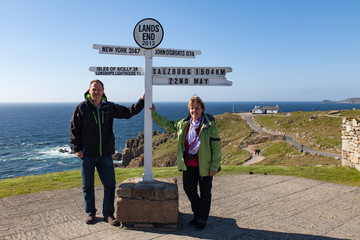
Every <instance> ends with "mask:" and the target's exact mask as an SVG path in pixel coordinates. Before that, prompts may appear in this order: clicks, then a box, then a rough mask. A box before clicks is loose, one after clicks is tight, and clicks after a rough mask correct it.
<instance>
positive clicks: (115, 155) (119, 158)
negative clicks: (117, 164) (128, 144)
mask: <svg viewBox="0 0 360 240" xmlns="http://www.w3.org/2000/svg"><path fill="white" fill-rule="evenodd" d="M112 158H113V160H116V161H120V160H121V159H122V154H121V153H114V154H113V155H112Z"/></svg>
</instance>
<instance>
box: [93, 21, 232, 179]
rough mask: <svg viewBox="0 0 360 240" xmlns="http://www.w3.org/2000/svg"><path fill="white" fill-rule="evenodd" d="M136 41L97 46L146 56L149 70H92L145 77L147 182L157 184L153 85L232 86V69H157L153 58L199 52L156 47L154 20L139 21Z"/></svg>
mask: <svg viewBox="0 0 360 240" xmlns="http://www.w3.org/2000/svg"><path fill="white" fill-rule="evenodd" d="M133 35H134V39H135V42H136V43H137V45H138V46H139V47H131V46H115V45H100V44H94V45H93V48H94V49H97V50H99V53H100V54H115V55H128V56H144V57H145V67H144V68H143V67H90V68H89V70H90V71H92V72H94V73H95V74H96V75H108V76H110V75H111V76H141V75H145V107H144V174H143V176H142V180H143V181H144V182H150V181H153V174H152V117H151V110H150V107H152V99H153V98H152V86H153V85H167V86H231V85H232V82H231V81H228V80H226V73H229V72H231V71H232V69H231V67H153V62H152V58H153V57H175V58H195V56H196V55H200V54H201V51H199V50H187V49H169V48H156V47H157V46H158V45H159V44H160V43H161V41H162V39H163V37H164V31H163V28H162V26H161V24H160V23H159V22H158V21H156V20H155V19H152V18H146V19H143V20H141V21H140V22H138V23H137V24H136V26H135V28H134V32H133Z"/></svg>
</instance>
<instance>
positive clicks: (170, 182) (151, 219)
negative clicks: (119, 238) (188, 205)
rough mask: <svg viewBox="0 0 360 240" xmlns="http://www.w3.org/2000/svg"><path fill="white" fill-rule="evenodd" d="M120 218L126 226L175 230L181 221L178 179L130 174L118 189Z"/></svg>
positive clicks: (117, 213)
mask: <svg viewBox="0 0 360 240" xmlns="http://www.w3.org/2000/svg"><path fill="white" fill-rule="evenodd" d="M116 193H117V199H116V206H117V208H116V219H117V220H118V221H119V222H121V223H122V226H124V227H130V228H150V229H152V228H153V229H157V228H162V229H170V230H175V229H177V226H178V221H179V197H178V186H177V182H176V179H175V178H174V179H161V180H154V181H151V182H143V181H142V179H141V178H129V179H126V180H125V181H124V182H122V183H121V184H120V186H119V188H118V189H117V192H116Z"/></svg>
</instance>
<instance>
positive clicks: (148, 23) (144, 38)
mask: <svg viewBox="0 0 360 240" xmlns="http://www.w3.org/2000/svg"><path fill="white" fill-rule="evenodd" d="M163 37H164V30H163V27H162V26H161V24H160V23H159V22H158V21H156V20H155V19H152V18H145V19H143V20H141V21H140V22H138V23H137V24H136V26H135V28H134V39H135V42H136V43H137V45H139V47H141V48H145V49H153V48H156V47H157V46H159V44H160V43H161V41H162V40H163Z"/></svg>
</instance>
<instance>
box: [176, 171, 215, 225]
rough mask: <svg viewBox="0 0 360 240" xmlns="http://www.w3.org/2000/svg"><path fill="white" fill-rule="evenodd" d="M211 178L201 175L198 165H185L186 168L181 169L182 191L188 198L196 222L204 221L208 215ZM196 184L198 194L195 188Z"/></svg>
mask: <svg viewBox="0 0 360 240" xmlns="http://www.w3.org/2000/svg"><path fill="white" fill-rule="evenodd" d="M212 179H213V177H210V176H207V177H201V176H200V174H199V167H187V170H186V171H183V186H184V191H185V193H186V195H187V196H188V198H189V200H190V203H191V209H192V211H193V213H194V218H195V219H197V220H198V222H202V223H206V221H207V219H208V217H209V212H210V205H211V188H212ZM198 184H199V187H200V196H199V194H198V190H197V186H198Z"/></svg>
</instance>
